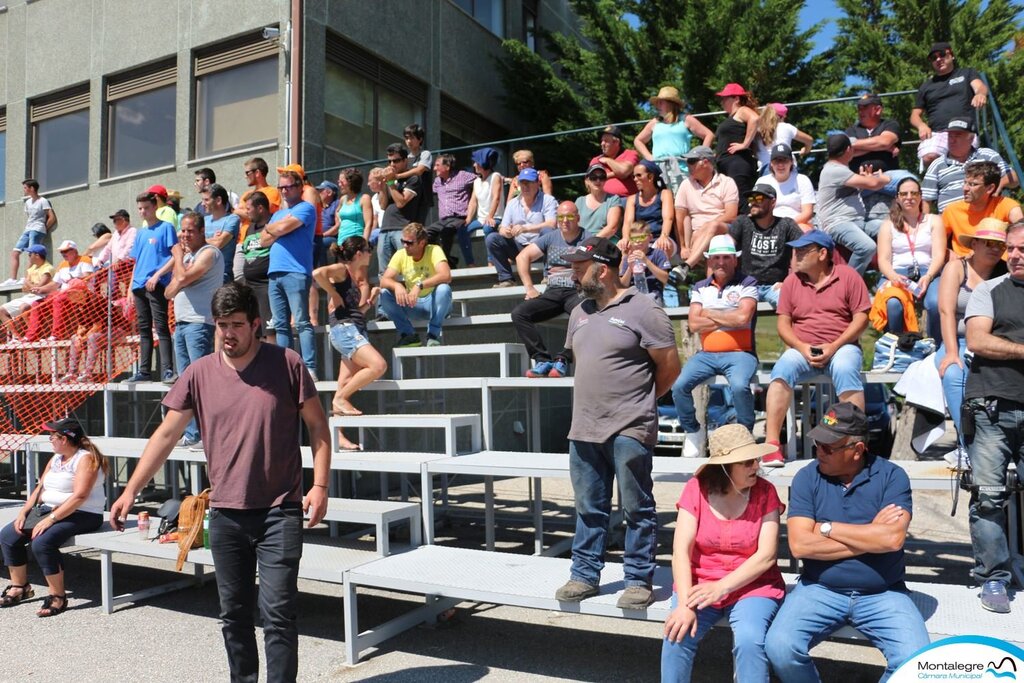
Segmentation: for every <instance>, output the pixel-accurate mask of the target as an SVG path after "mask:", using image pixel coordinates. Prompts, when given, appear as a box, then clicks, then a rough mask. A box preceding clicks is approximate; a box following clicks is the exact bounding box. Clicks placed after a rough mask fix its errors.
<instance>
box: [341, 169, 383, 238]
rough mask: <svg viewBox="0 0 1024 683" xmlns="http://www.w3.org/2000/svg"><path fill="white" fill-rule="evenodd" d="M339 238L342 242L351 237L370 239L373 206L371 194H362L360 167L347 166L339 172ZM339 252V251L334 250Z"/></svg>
mask: <svg viewBox="0 0 1024 683" xmlns="http://www.w3.org/2000/svg"><path fill="white" fill-rule="evenodd" d="M338 189H339V190H340V191H341V192H340V196H339V197H338V221H337V223H338V240H337V244H341V243H342V242H344V241H345V240H347V239H348V238H349V237H362V238H363V239H364V240H367V241H369V239H370V229H371V228H372V227H373V206H372V205H371V204H370V196H369V195H366V194H362V191H363V174H362V173H360V172H359V169H358V168H345V169H342V171H341V173H339V174H338ZM332 253H337V252H332Z"/></svg>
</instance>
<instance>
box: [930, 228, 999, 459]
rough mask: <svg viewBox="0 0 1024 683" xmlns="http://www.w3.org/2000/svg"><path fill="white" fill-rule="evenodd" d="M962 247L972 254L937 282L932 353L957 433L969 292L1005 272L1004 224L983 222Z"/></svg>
mask: <svg viewBox="0 0 1024 683" xmlns="http://www.w3.org/2000/svg"><path fill="white" fill-rule="evenodd" d="M957 241H958V242H959V243H960V245H961V246H963V247H965V248H967V249H972V250H973V252H972V253H971V254H970V255H969V256H968V257H967V258H963V259H958V258H953V259H950V260H949V263H947V264H946V267H945V268H943V269H942V276H941V279H940V282H939V319H940V327H941V328H942V345H941V346H939V350H938V351H937V352H936V353H935V365H936V367H938V369H939V376H940V377H942V393H943V395H944V396H945V398H946V408H947V409H948V410H949V416H950V417H951V418H952V419H953V425H954V426H955V427H956V431H957V434H959V433H960V406H961V404H962V403H963V399H964V385H965V383H966V382H967V373H966V371H965V370H964V354H965V353H966V351H967V338H966V335H967V325H966V323H965V322H964V312H965V311H966V310H967V302H968V300H970V298H971V292H973V291H974V289H975V288H976V287H977V286H978V285H980V284H981V283H982V282H984V281H985V280H991V279H992V278H994V277H999V276H1000V275H1002V274H1004V273H1005V272H1006V262H1005V261H1003V252H1005V251H1006V223H1004V222H1003V221H1001V220H999V219H997V218H983V219H981V221H979V222H978V225H977V226H976V227H975V229H974V233H973V234H961V235H958V236H957ZM947 460H948V461H949V462H950V463H951V464H954V465H955V464H957V452H956V451H952V452H951V453H950V454H948V455H947Z"/></svg>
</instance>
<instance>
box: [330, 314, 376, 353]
mask: <svg viewBox="0 0 1024 683" xmlns="http://www.w3.org/2000/svg"><path fill="white" fill-rule="evenodd" d="M369 343H370V340H369V339H367V338H366V334H365V333H364V332H363V331H362V330H360V329H359V328H358V327H357V326H356V325H354V324H352V323H336V324H334V325H331V346H333V347H334V350H335V351H337V352H338V353H340V354H341V355H342V356H343V357H344V358H345V360H352V356H354V355H355V353H356V351H358V350H359V349H360V348H362V347H364V346H366V345H367V344H369Z"/></svg>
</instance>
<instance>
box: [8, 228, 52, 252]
mask: <svg viewBox="0 0 1024 683" xmlns="http://www.w3.org/2000/svg"><path fill="white" fill-rule="evenodd" d="M45 239H46V233H45V232H36V231H35V230H26V231H25V232H23V233H21V237H19V238H18V243H17V244H15V245H14V251H25V250H26V249H28V248H29V247H31V246H32V245H34V244H42V243H43V240H45Z"/></svg>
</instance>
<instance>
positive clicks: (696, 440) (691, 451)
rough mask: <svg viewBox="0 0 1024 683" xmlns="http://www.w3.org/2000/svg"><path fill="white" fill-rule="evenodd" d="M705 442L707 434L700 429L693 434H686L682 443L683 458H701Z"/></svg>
mask: <svg viewBox="0 0 1024 683" xmlns="http://www.w3.org/2000/svg"><path fill="white" fill-rule="evenodd" d="M706 442H707V432H705V430H704V428H703V427H701V428H700V429H699V430H697V431H696V432H695V433H693V434H687V435H686V439H685V440H684V441H683V457H684V458H703V457H704V450H705V446H706V445H707V444H706Z"/></svg>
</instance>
